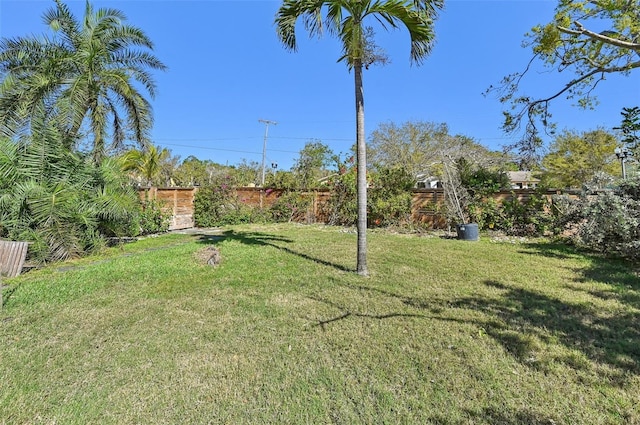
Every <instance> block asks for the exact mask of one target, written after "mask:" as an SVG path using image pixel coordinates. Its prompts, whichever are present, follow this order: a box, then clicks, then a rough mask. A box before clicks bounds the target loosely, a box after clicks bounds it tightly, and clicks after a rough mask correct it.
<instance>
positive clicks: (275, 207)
mask: <svg viewBox="0 0 640 425" xmlns="http://www.w3.org/2000/svg"><path fill="white" fill-rule="evenodd" d="M311 201H312V199H311V197H310V196H309V195H305V194H302V193H298V192H284V193H283V194H282V195H280V196H279V197H278V199H277V200H276V201H275V202H274V203H273V204H272V205H271V207H270V208H269V212H270V214H271V218H272V219H273V221H275V222H292V221H295V222H304V221H305V220H306V218H307V212H308V210H309V207H310V206H311Z"/></svg>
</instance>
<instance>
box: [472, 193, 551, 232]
mask: <svg viewBox="0 0 640 425" xmlns="http://www.w3.org/2000/svg"><path fill="white" fill-rule="evenodd" d="M469 215H470V216H471V219H472V221H474V222H476V223H478V226H479V227H480V228H481V229H491V230H501V231H503V232H505V233H507V234H509V235H514V236H538V235H542V234H544V233H546V232H547V231H548V230H549V229H550V228H551V226H552V223H553V216H552V214H551V213H550V211H549V200H548V199H547V196H546V195H545V194H544V193H543V192H542V191H536V192H534V193H532V194H531V195H530V196H529V197H528V198H527V199H525V200H519V199H518V198H517V197H516V196H515V194H512V196H511V197H510V198H509V199H507V200H505V201H503V202H502V203H500V202H498V201H497V200H495V199H494V198H482V199H478V198H475V199H474V200H473V201H472V202H471V203H470V205H469Z"/></svg>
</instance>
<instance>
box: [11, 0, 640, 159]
mask: <svg viewBox="0 0 640 425" xmlns="http://www.w3.org/2000/svg"><path fill="white" fill-rule="evenodd" d="M52 4H53V1H52V0H38V1H36V0H19V1H13V0H0V36H2V37H13V36H17V35H27V34H42V33H44V32H46V31H47V28H46V27H45V26H44V24H42V18H41V17H42V14H43V12H44V11H45V10H46V9H48V8H49V7H50V6H51V5H52ZM67 4H69V5H70V6H71V8H72V10H74V12H75V13H76V16H78V17H79V18H80V17H81V16H82V13H83V10H84V1H72V0H67ZM93 4H94V5H95V7H105V6H108V7H113V8H117V9H120V10H122V11H123V12H124V13H125V14H126V15H127V17H128V21H129V23H131V24H133V25H136V26H138V27H140V28H142V29H143V30H144V31H145V32H146V33H147V34H148V35H149V36H150V37H151V39H152V40H153V41H154V43H155V50H154V52H155V54H156V56H158V57H159V58H160V59H161V60H162V61H163V62H164V63H165V64H166V65H167V66H168V67H169V69H168V71H167V72H164V73H158V74H156V81H157V84H158V88H159V90H158V91H159V93H158V96H157V97H156V99H155V100H153V101H152V104H153V108H154V115H155V125H154V129H153V132H152V135H153V140H154V142H155V143H156V144H157V145H160V146H162V147H167V148H169V149H171V151H172V153H173V154H174V155H179V156H180V157H181V158H182V159H184V158H186V157H187V156H189V155H194V156H196V157H198V158H201V159H211V160H213V161H215V162H219V163H222V164H229V165H234V164H238V163H239V162H240V161H242V160H243V159H246V160H248V161H257V162H260V161H261V160H262V145H263V136H264V131H265V125H264V124H263V123H261V122H259V120H260V119H266V120H272V121H276V122H277V123H278V124H277V125H275V126H274V125H272V126H270V127H269V137H268V142H267V163H268V164H271V163H272V162H273V163H277V164H278V168H279V169H288V168H289V167H290V166H291V165H292V164H293V162H294V161H295V159H296V158H297V156H298V152H299V151H300V149H301V148H302V147H303V146H304V145H305V143H307V142H309V141H321V142H323V143H325V144H327V145H329V146H330V147H331V148H332V149H333V150H334V151H335V152H336V153H340V152H347V151H348V150H349V148H350V146H351V145H352V144H353V143H354V138H355V110H354V109H355V106H354V89H353V74H351V73H349V72H348V71H347V69H346V67H345V65H344V64H342V63H336V60H337V58H338V57H339V56H340V53H341V52H340V46H339V44H338V42H337V41H336V40H334V39H332V38H330V37H324V38H322V39H320V40H317V39H309V38H308V36H307V35H306V33H305V32H304V30H303V29H302V28H300V30H299V32H298V40H299V49H298V52H297V53H290V52H288V51H286V50H285V49H284V48H283V47H282V45H281V44H280V42H279V41H278V39H277V37H276V33H275V27H274V25H273V19H274V16H275V13H276V11H277V9H278V7H279V5H280V2H279V1H275V0H274V1H271V0H259V1H249V0H245V1H243V0H234V1H221V0H200V1H191V0H182V1H178V0H173V1H170V0H167V1H161V0H129V1H94V2H93ZM556 4H557V2H556V1H551V0H533V1H521V0H505V1H501V0H449V1H448V2H447V5H446V9H445V10H444V12H443V13H442V14H441V16H440V18H439V19H438V21H437V23H436V32H437V44H436V46H435V48H434V50H433V52H432V54H431V56H429V57H428V58H427V59H426V60H425V61H424V63H423V65H422V66H420V67H418V66H415V65H413V66H412V65H411V64H410V62H409V40H408V35H407V33H406V32H404V31H400V30H398V31H393V32H390V33H385V32H384V31H383V30H382V29H379V30H378V31H377V38H376V40H377V43H378V44H379V45H380V46H381V47H383V48H384V49H385V50H386V51H387V54H388V55H389V57H390V59H391V64H389V65H387V66H384V67H374V68H370V69H369V70H368V71H366V72H365V76H364V84H365V119H366V132H367V135H368V134H370V132H371V131H373V130H375V129H376V128H377V126H378V125H379V124H380V123H384V122H394V123H397V124H401V123H403V122H406V121H409V120H422V121H431V122H436V123H442V122H444V123H447V124H448V125H449V128H450V131H451V133H452V134H463V135H466V136H469V137H472V138H474V139H475V140H476V141H478V142H479V143H482V144H483V145H485V146H487V147H489V148H491V149H496V150H497V149H500V148H501V147H502V146H503V145H505V144H510V143H512V142H513V141H514V139H513V138H508V137H507V136H506V135H505V134H503V133H502V132H501V130H500V125H501V118H502V114H501V110H502V105H500V103H499V102H498V101H497V100H496V99H495V97H493V96H489V97H485V96H483V92H484V91H485V90H486V89H487V87H489V86H490V85H491V84H496V83H498V82H499V81H500V79H501V78H502V77H503V76H504V75H506V74H509V73H511V72H514V71H519V70H522V69H523V67H524V66H525V65H526V64H527V62H528V60H529V58H530V52H529V50H527V49H524V48H522V47H521V44H522V41H523V39H524V34H525V33H526V32H527V31H528V30H529V29H530V28H531V27H532V26H534V25H535V24H538V23H545V22H548V21H549V20H550V19H551V17H552V15H553V9H554V7H555V5H556ZM603 29H604V28H603ZM531 77H533V78H530V79H529V80H528V82H527V84H528V92H529V93H530V94H532V95H539V96H545V95H549V94H551V93H553V92H554V91H555V90H557V89H558V88H559V87H560V86H561V84H562V83H563V81H566V80H568V79H569V77H570V76H569V75H565V76H562V75H555V74H549V73H534V74H532V75H531ZM597 95H598V97H599V99H600V105H599V107H598V108H597V110H596V111H584V110H581V109H579V108H577V107H574V106H572V102H571V101H568V100H564V99H561V100H559V101H557V102H556V103H555V104H554V105H553V106H552V108H553V109H552V112H553V114H554V119H555V120H556V121H557V122H558V123H559V128H561V129H564V128H567V129H572V130H576V131H588V130H594V129H596V128H599V127H603V128H606V129H610V128H612V127H615V126H617V125H619V124H620V120H621V115H620V111H621V110H622V107H630V106H636V105H638V104H640V75H638V74H636V75H632V76H631V77H626V78H625V77H617V76H611V77H608V79H607V81H605V82H604V83H602V84H601V85H600V86H599V89H598V90H597Z"/></svg>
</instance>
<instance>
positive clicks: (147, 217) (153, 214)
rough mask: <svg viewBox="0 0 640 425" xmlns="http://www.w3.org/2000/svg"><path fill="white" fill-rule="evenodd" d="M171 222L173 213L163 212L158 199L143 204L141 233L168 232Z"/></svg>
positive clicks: (140, 215) (141, 208)
mask: <svg viewBox="0 0 640 425" xmlns="http://www.w3.org/2000/svg"><path fill="white" fill-rule="evenodd" d="M170 222H171V214H169V213H165V212H163V211H162V208H161V205H160V203H159V202H158V201H157V200H155V199H152V200H150V201H145V202H143V203H142V204H141V206H140V213H139V226H140V234H142V235H148V234H152V233H162V232H166V231H167V230H169V224H170ZM127 236H129V235H127Z"/></svg>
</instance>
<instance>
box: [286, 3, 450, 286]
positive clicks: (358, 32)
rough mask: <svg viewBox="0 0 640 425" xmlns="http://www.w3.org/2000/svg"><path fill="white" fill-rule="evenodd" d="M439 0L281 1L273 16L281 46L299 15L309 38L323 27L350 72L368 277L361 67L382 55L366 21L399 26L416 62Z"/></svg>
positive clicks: (362, 266)
mask: <svg viewBox="0 0 640 425" xmlns="http://www.w3.org/2000/svg"><path fill="white" fill-rule="evenodd" d="M443 6H444V0H413V1H409V0H383V1H374V0H284V1H283V3H282V6H280V8H279V9H278V12H277V14H276V20H275V23H276V26H277V33H278V37H279V38H280V40H281V41H282V43H283V44H284V46H285V47H286V48H287V49H289V50H292V51H295V50H296V49H297V41H296V31H295V30H296V22H297V21H298V20H299V19H300V20H302V22H303V23H304V25H305V28H306V29H307V30H308V31H309V33H310V35H311V36H321V35H322V34H323V32H324V31H325V30H326V31H327V32H329V34H332V35H336V36H337V37H338V38H339V39H340V42H341V44H342V56H341V57H340V59H339V60H340V61H343V62H345V63H346V64H347V67H348V68H349V70H353V71H354V84H355V100H356V146H357V168H358V173H357V183H358V184H357V187H358V192H357V198H358V226H357V227H358V254H357V271H358V274H360V275H367V274H368V268H367V236H366V231H367V181H366V172H367V160H366V142H365V132H364V92H363V82H362V72H363V69H364V68H367V67H369V66H370V65H372V64H374V63H376V62H379V61H380V59H381V58H382V59H384V55H381V54H380V51H379V49H378V48H377V46H375V44H374V43H373V30H372V29H371V27H370V26H368V25H366V23H367V22H369V21H377V22H379V23H380V24H381V25H382V27H383V28H385V29H386V28H388V27H391V28H398V27H404V28H406V29H407V30H408V32H409V36H410V39H411V60H412V61H413V62H416V63H421V61H422V60H423V59H424V58H425V57H426V56H428V54H429V53H430V52H431V49H432V47H433V44H434V41H435V33H434V31H433V26H434V20H435V18H436V17H437V12H438V11H439V10H440V9H441V8H442V7H443Z"/></svg>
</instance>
